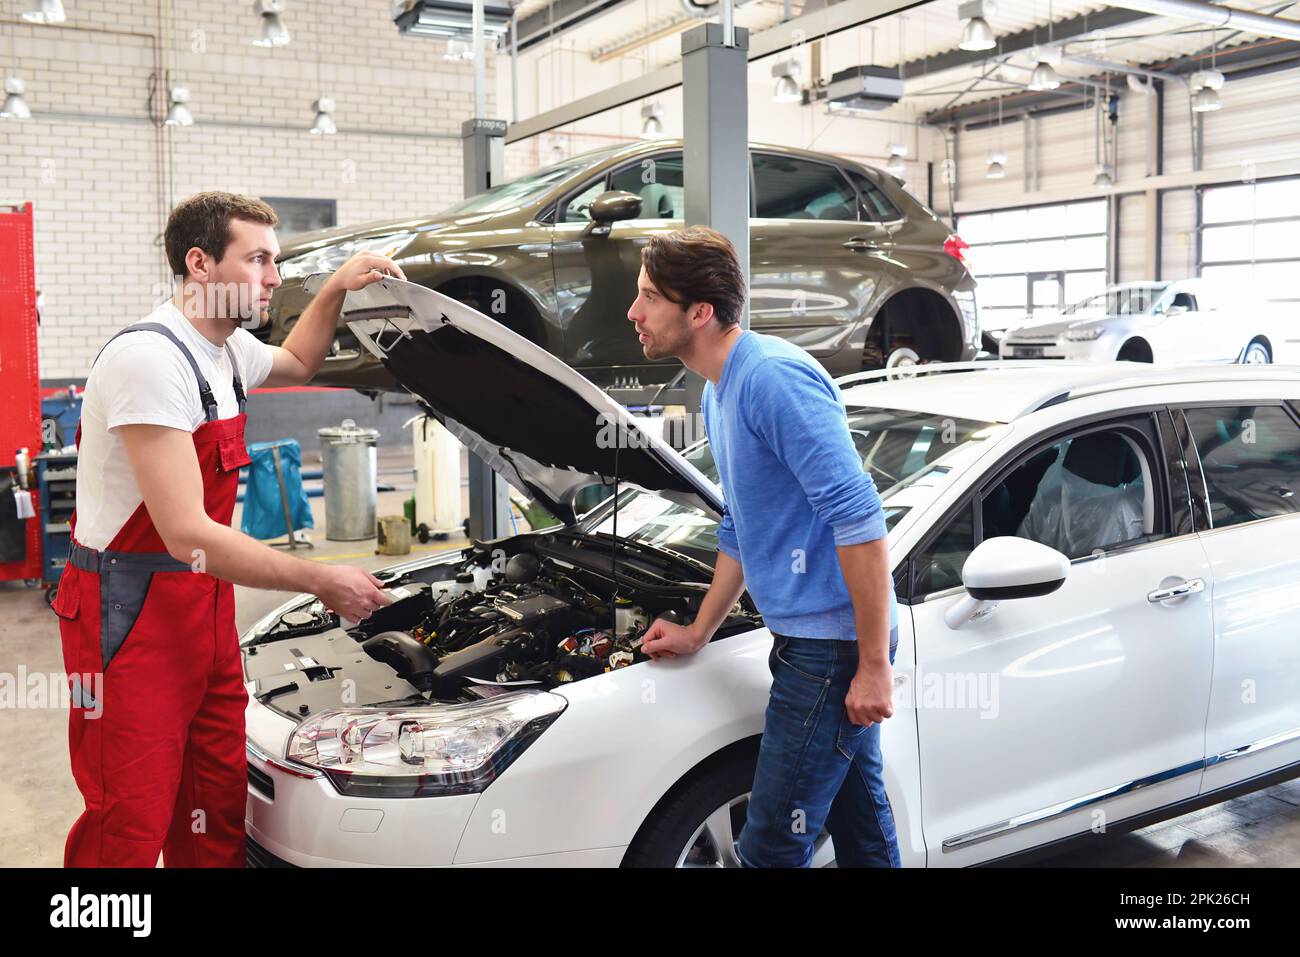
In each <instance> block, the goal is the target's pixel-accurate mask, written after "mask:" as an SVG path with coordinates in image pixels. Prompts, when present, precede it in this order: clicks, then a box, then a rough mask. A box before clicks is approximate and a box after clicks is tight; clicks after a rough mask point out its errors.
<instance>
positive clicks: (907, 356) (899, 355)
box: [885, 346, 921, 369]
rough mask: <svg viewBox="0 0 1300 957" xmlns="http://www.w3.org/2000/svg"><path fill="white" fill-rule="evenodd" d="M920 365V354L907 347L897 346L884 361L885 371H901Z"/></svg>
mask: <svg viewBox="0 0 1300 957" xmlns="http://www.w3.org/2000/svg"><path fill="white" fill-rule="evenodd" d="M920 364H921V356H920V354H919V353H918V352H917V351H916V350H915V349H913V348H911V347H909V346H898V347H897V348H895V349H894V350H893V351H892V352H891V353H889V356H888V357H887V358H886V359H885V368H886V369H903V368H907V367H909V366H915V365H920Z"/></svg>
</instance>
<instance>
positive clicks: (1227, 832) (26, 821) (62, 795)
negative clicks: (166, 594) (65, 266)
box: [0, 457, 1300, 867]
mask: <svg viewBox="0 0 1300 957" xmlns="http://www.w3.org/2000/svg"><path fill="white" fill-rule="evenodd" d="M407 461H409V460H407V459H404V458H401V457H398V458H396V459H387V458H386V459H384V460H381V464H380V480H381V481H384V482H388V483H390V484H393V485H395V486H397V487H396V490H395V491H392V492H381V493H380V494H379V502H378V505H379V514H380V515H387V514H401V512H402V502H403V501H404V500H405V499H406V498H407V497H409V495H410V482H411V479H410V473H409V467H407V466H406V462H407ZM310 501H311V504H312V510H313V513H314V515H315V517H316V528H315V530H314V532H313V533H312V538H313V540H314V541H315V548H314V549H311V550H309V551H307V552H305V553H303V554H304V555H305V557H307V558H308V559H310V560H311V561H326V562H349V563H352V564H356V565H360V566H362V567H364V568H370V569H374V568H380V567H383V566H385V565H389V564H394V563H395V562H396V561H401V560H403V559H394V558H391V557H389V556H382V555H375V554H373V548H374V544H373V542H330V541H326V540H325V532H324V527H325V519H324V501H323V499H319V498H314V499H311V500H310ZM238 522H239V518H238V514H236V518H235V523H236V527H238ZM459 544H461V542H459V541H457V540H452V541H448V542H430V543H429V544H428V545H420V544H418V543H413V545H412V552H413V555H419V554H430V553H433V552H435V551H440V550H443V549H447V548H455V547H458V545H459ZM236 596H237V597H236V605H237V615H236V618H237V623H238V626H239V628H240V629H241V630H242V629H243V628H246V627H247V626H248V625H249V624H251V623H252V622H254V621H256V620H257V619H258V618H259V617H261V616H262V615H263V614H264V613H266V612H267V611H269V610H270V609H271V608H273V607H275V606H276V605H278V604H280V603H281V602H282V601H284V600H285V599H286V598H287V597H289V595H288V593H282V592H265V591H258V590H255V589H248V588H237V589H236ZM0 608H2V609H3V612H4V614H3V616H0V672H3V673H8V674H13V675H16V674H17V673H18V668H19V666H20V665H21V666H24V667H25V668H26V672H27V673H28V674H33V673H36V672H43V673H49V672H61V671H62V669H63V664H62V657H61V654H60V651H59V633H58V627H57V625H56V619H55V618H54V616H53V615H52V614H51V613H50V611H49V609H48V607H47V606H46V604H45V601H44V599H43V598H42V596H41V592H40V590H38V589H34V588H26V587H23V586H22V585H21V584H20V583H19V584H15V583H12V582H0ZM4 730H5V732H6V733H5V734H3V735H0V769H3V773H0V867H57V866H59V865H60V863H61V862H62V859H63V841H64V838H65V836H66V835H67V832H68V828H69V827H70V826H71V825H72V822H73V821H74V820H75V819H76V817H77V815H78V814H79V813H80V811H81V806H82V805H81V796H80V795H79V794H78V793H77V790H76V787H75V786H74V785H73V782H72V776H71V773H70V772H69V768H68V752H67V745H66V740H67V739H66V734H67V716H66V713H65V712H64V711H63V710H62V709H55V708H48V709H41V710H33V709H20V710H15V711H13V712H11V713H10V714H7V715H5V717H4ZM1041 864H1043V865H1046V866H1068V867H1206V866H1209V867H1234V866H1247V867H1248V866H1257V865H1270V866H1283V867H1285V866H1296V865H1297V864H1300V780H1294V781H1290V782H1287V783H1285V784H1280V785H1276V786H1274V787H1272V788H1269V789H1267V790H1264V791H1260V792H1257V793H1255V794H1252V795H1248V796H1246V797H1242V798H1237V799H1234V800H1231V801H1228V802H1226V803H1224V804H1220V805H1216V806H1214V807H1209V808H1205V809H1203V810H1201V811H1197V812H1194V813H1192V814H1187V815H1184V816H1183V817H1179V818H1175V819H1173V820H1171V821H1166V822H1164V823H1162V824H1157V825H1154V826H1152V827H1148V828H1144V829H1143V830H1140V831H1135V832H1133V833H1130V834H1124V835H1115V836H1113V837H1112V838H1110V839H1109V840H1107V841H1104V842H1101V843H1099V844H1097V845H1093V846H1089V847H1088V848H1086V849H1083V850H1079V851H1075V852H1072V853H1069V854H1064V855H1059V856H1056V857H1053V858H1050V859H1047V860H1044V861H1042V862H1041Z"/></svg>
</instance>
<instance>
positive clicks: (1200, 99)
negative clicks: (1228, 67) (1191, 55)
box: [1187, 30, 1224, 113]
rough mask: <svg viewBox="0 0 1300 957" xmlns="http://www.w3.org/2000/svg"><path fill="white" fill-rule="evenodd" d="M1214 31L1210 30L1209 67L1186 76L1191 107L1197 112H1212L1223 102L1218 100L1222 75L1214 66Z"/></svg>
mask: <svg viewBox="0 0 1300 957" xmlns="http://www.w3.org/2000/svg"><path fill="white" fill-rule="evenodd" d="M1215 32H1216V31H1213V30H1212V31H1210V68H1209V69H1208V70H1197V71H1196V72H1195V73H1193V74H1192V75H1191V76H1189V77H1188V78H1187V85H1188V87H1189V88H1190V89H1191V94H1192V109H1193V110H1194V111H1196V112H1197V113H1213V112H1214V111H1215V110H1217V109H1219V107H1221V106H1222V105H1223V104H1222V103H1220V102H1219V92H1218V91H1219V90H1222V89H1223V82H1224V76H1223V74H1222V73H1220V72H1219V71H1218V70H1216V69H1215V68H1214V67H1215V51H1214V48H1215V45H1216V37H1215V36H1214V34H1215Z"/></svg>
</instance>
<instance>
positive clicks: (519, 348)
mask: <svg viewBox="0 0 1300 957" xmlns="http://www.w3.org/2000/svg"><path fill="white" fill-rule="evenodd" d="M324 279H325V277H324V276H313V277H312V278H311V279H309V280H308V282H307V290H308V291H309V292H315V291H316V290H317V289H318V288H319V286H320V284H321V283H322V282H323V281H324ZM343 321H344V322H346V323H347V324H348V327H349V328H350V329H351V330H352V332H353V333H354V334H355V335H356V337H357V339H358V340H360V342H361V344H362V345H363V346H364V347H365V348H366V349H368V350H370V352H372V353H373V354H374V355H375V356H376V357H377V358H378V359H379V360H380V361H381V362H383V364H384V365H385V366H386V367H387V368H388V370H389V371H390V372H392V374H393V376H394V378H396V379H397V381H398V382H400V383H401V384H402V385H403V386H405V387H406V388H407V389H408V390H410V391H411V392H412V393H413V394H414V395H415V396H417V397H418V398H419V399H421V400H422V401H423V404H424V405H425V406H426V407H427V409H428V411H429V412H430V413H431V414H432V415H433V416H434V417H435V418H437V419H438V420H439V421H440V422H441V423H442V424H443V425H445V426H446V427H447V429H448V431H450V432H451V434H452V435H454V436H456V438H457V439H459V440H460V442H461V443H462V444H463V445H465V446H466V447H467V448H469V449H470V451H472V452H474V453H475V454H477V455H478V456H479V457H480V458H482V459H483V460H484V461H485V462H486V463H487V464H488V466H489V467H490V468H491V469H493V470H494V471H495V472H496V473H497V474H498V475H500V476H501V477H502V478H504V479H505V480H506V481H507V482H509V483H510V484H511V485H514V486H515V487H516V488H518V489H520V490H521V491H524V492H527V493H528V494H530V495H532V496H534V497H535V498H536V499H537V500H538V501H539V503H540V504H541V505H543V506H544V507H545V508H546V509H547V510H548V511H549V512H551V514H553V515H554V516H555V517H556V518H559V519H560V520H562V521H564V522H566V523H572V522H574V521H576V518H577V516H576V513H575V512H574V508H573V502H574V498H575V496H576V495H577V493H578V492H579V491H580V490H581V489H582V488H584V487H586V486H588V485H591V484H593V483H599V482H612V481H613V479H614V478H615V473H616V472H617V477H618V479H619V481H620V482H624V483H627V484H629V485H635V486H638V487H640V488H642V489H645V490H647V491H651V492H657V493H659V494H661V495H663V496H664V497H666V498H669V499H673V500H676V501H679V502H682V503H685V504H689V505H693V506H695V507H697V508H702V509H704V510H705V511H706V512H710V513H712V514H713V516H714V517H715V518H717V517H720V516H721V514H722V493H721V492H720V491H719V490H718V488H717V486H715V485H714V484H713V483H712V482H710V481H709V479H708V478H706V477H705V476H704V475H703V474H702V473H701V472H700V471H699V470H698V469H696V468H695V467H694V466H692V465H691V464H690V463H689V462H687V461H686V459H684V458H683V457H682V456H681V455H680V454H679V453H678V452H677V451H676V450H674V449H673V448H672V447H671V446H670V445H668V444H667V443H666V442H664V441H663V440H662V439H660V438H658V437H657V436H655V435H653V434H652V433H650V432H648V431H646V430H644V429H643V428H642V427H641V425H640V424H639V423H638V422H637V420H636V418H635V417H633V416H632V415H631V414H630V413H629V412H628V411H627V410H626V409H624V408H623V407H622V406H620V405H619V404H618V403H616V402H615V401H614V400H613V399H611V398H610V397H609V396H607V395H606V394H605V393H604V392H603V391H601V390H600V389H599V388H597V387H596V386H595V385H594V384H593V383H591V382H590V381H589V380H587V379H585V378H583V376H581V375H579V374H578V373H577V372H575V371H574V370H573V369H571V368H569V367H568V366H567V365H565V364H564V363H563V362H561V361H560V360H559V359H557V358H556V357H555V356H553V355H551V354H550V353H549V352H547V351H546V350H544V349H542V348H541V347H540V346H538V345H535V344H534V343H532V342H529V341H528V340H527V339H524V338H523V337H522V336H519V335H518V334H516V333H514V332H511V331H510V330H509V329H507V328H506V327H505V326H503V325H501V324H500V323H499V322H497V321H496V320H494V319H490V318H488V317H487V316H485V315H483V314H482V313H480V312H477V311H476V310H474V309H471V308H470V307H469V306H466V305H464V304H463V303H459V302H457V301H456V300H454V299H450V298H448V297H447V296H444V295H442V294H441V293H437V292H434V291H433V290H431V289H427V288H425V287H424V286H420V285H417V284H416V283H411V282H405V281H403V280H401V279H393V278H386V279H382V280H380V281H379V282H376V283H373V284H372V285H369V286H367V287H366V288H365V289H362V290H359V291H355V292H349V293H348V294H347V298H346V300H345V301H344V304H343ZM628 334H629V335H631V334H632V333H631V330H630V329H629V330H628Z"/></svg>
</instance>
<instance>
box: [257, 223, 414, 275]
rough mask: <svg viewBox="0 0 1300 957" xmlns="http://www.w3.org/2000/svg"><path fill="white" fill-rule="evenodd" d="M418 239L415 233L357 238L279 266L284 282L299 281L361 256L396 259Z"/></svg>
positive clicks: (297, 257)
mask: <svg viewBox="0 0 1300 957" xmlns="http://www.w3.org/2000/svg"><path fill="white" fill-rule="evenodd" d="M414 238H415V233H393V234H392V235H390V236H378V237H374V238H371V239H354V240H350V241H348V242H342V243H338V244H336V245H334V246H323V247H321V248H320V249H313V250H312V251H311V252H309V253H303V254H302V255H301V256H294V257H292V258H290V259H283V260H281V261H280V263H279V269H280V278H281V279H297V278H299V277H300V276H313V275H315V274H316V273H328V272H333V271H334V270H336V269H338V268H339V267H340V266H342V265H343V264H344V263H345V262H347V261H348V260H349V259H351V258H352V257H353V256H355V255H356V254H357V253H363V252H364V253H378V254H379V255H380V256H388V257H392V256H393V255H394V254H396V253H397V252H398V250H400V249H402V248H403V247H404V246H406V244H407V243H409V242H410V241H411V240H412V239H414Z"/></svg>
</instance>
